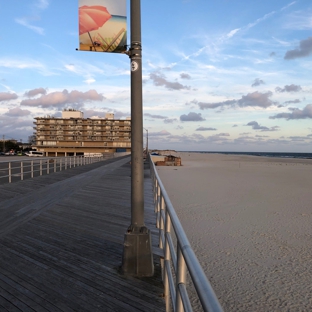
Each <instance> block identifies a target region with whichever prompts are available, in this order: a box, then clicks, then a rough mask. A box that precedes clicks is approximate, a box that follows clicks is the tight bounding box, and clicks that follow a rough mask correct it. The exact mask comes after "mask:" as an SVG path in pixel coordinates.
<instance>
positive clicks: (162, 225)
mask: <svg viewBox="0 0 312 312" xmlns="http://www.w3.org/2000/svg"><path fill="white" fill-rule="evenodd" d="M164 209H165V199H164V197H163V196H161V206H160V227H159V241H158V244H159V248H160V249H162V250H164V242H163V239H162V238H163V237H165V223H164V219H163V218H162V212H164ZM164 265H165V261H164V258H160V266H161V272H162V279H163V280H164Z"/></svg>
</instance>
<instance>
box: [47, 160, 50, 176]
mask: <svg viewBox="0 0 312 312" xmlns="http://www.w3.org/2000/svg"><path fill="white" fill-rule="evenodd" d="M49 173H50V159H48V160H47V174H49Z"/></svg>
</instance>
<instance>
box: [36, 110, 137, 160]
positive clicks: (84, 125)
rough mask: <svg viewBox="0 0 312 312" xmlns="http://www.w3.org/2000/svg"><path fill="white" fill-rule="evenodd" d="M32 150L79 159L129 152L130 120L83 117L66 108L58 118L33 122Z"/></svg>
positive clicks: (40, 119)
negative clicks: (85, 156) (33, 142)
mask: <svg viewBox="0 0 312 312" xmlns="http://www.w3.org/2000/svg"><path fill="white" fill-rule="evenodd" d="M34 124H35V126H34V130H35V132H34V135H35V138H36V143H35V145H33V148H34V149H36V150H37V151H41V152H44V153H45V155H46V156H79V155H91V154H97V153H115V152H121V151H122V152H131V118H130V117H128V118H126V119H125V120H123V119H115V118H114V114H112V113H107V114H105V117H102V118H101V117H91V118H84V117H83V112H81V111H79V110H74V109H67V110H64V111H63V112H62V118H57V117H51V116H45V117H36V118H35V121H34Z"/></svg>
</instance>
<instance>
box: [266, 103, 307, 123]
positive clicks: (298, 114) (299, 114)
mask: <svg viewBox="0 0 312 312" xmlns="http://www.w3.org/2000/svg"><path fill="white" fill-rule="evenodd" d="M289 110H290V111H291V113H279V114H276V115H274V116H270V117H269V118H270V119H279V118H285V119H287V120H291V119H305V118H312V104H308V105H307V106H306V107H304V108H303V109H299V108H289Z"/></svg>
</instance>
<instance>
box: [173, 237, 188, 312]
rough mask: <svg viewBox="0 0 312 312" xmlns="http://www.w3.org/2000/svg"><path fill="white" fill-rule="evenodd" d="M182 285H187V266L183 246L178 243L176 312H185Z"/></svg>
mask: <svg viewBox="0 0 312 312" xmlns="http://www.w3.org/2000/svg"><path fill="white" fill-rule="evenodd" d="M180 284H186V264H185V261H184V258H183V254H182V250H181V246H180V244H179V243H177V272H176V310H175V311H176V312H183V311H184V308H183V303H182V299H181V294H180V290H179V286H180Z"/></svg>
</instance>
